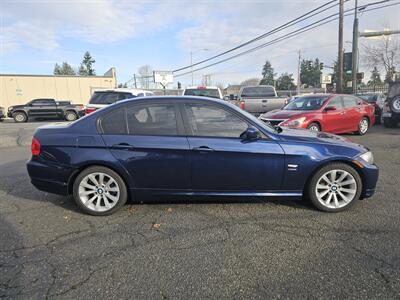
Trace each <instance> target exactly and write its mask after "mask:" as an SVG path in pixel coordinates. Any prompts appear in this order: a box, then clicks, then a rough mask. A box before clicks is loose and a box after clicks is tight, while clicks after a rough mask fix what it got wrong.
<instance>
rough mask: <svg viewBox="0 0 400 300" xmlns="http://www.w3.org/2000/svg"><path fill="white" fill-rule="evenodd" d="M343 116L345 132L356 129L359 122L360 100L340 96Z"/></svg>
mask: <svg viewBox="0 0 400 300" xmlns="http://www.w3.org/2000/svg"><path fill="white" fill-rule="evenodd" d="M342 98H343V106H344V115H343V123H344V124H345V126H346V128H345V130H346V131H355V130H357V129H358V123H359V122H360V120H361V111H362V107H361V100H359V99H357V98H355V97H353V96H350V95H349V96H347V95H346V96H342Z"/></svg>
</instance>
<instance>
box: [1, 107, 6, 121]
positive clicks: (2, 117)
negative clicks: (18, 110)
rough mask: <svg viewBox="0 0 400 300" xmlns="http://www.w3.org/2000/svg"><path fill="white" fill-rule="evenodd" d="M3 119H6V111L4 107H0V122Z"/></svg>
mask: <svg viewBox="0 0 400 300" xmlns="http://www.w3.org/2000/svg"><path fill="white" fill-rule="evenodd" d="M5 117H6V110H5V109H4V107H1V106H0V122H1V121H3V120H4V118H5Z"/></svg>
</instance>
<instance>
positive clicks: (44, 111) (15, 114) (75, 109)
mask: <svg viewBox="0 0 400 300" xmlns="http://www.w3.org/2000/svg"><path fill="white" fill-rule="evenodd" d="M84 109H85V108H84V106H83V105H81V104H77V105H74V104H71V102H70V101H56V100H54V99H34V100H32V101H30V102H28V103H27V104H24V105H14V106H10V107H9V108H8V111H7V116H8V117H9V118H13V119H14V121H15V122H17V123H22V122H27V121H28V119H29V118H43V119H44V118H59V119H65V120H67V121H75V120H76V119H78V118H79V117H82V116H83V115H84V114H85V110H84Z"/></svg>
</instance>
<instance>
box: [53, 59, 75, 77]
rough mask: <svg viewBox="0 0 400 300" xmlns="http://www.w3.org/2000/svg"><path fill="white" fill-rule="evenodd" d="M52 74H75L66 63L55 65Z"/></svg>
mask: <svg viewBox="0 0 400 300" xmlns="http://www.w3.org/2000/svg"><path fill="white" fill-rule="evenodd" d="M53 74H54V75H76V72H75V70H74V68H73V67H72V66H71V65H70V64H68V63H67V62H63V63H62V65H61V66H60V65H59V64H55V66H54V71H53Z"/></svg>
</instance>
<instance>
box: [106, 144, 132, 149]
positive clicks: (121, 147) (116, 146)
mask: <svg viewBox="0 0 400 300" xmlns="http://www.w3.org/2000/svg"><path fill="white" fill-rule="evenodd" d="M111 148H112V149H120V150H133V149H135V147H134V146H132V145H130V144H128V143H119V144H114V145H112V146H111Z"/></svg>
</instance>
